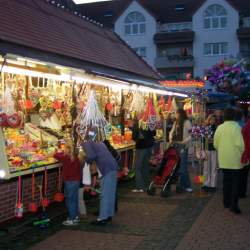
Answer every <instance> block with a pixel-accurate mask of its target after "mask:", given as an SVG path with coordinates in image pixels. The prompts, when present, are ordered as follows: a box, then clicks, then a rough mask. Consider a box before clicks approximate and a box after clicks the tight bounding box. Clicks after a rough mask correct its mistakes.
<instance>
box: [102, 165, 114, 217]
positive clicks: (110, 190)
mask: <svg viewBox="0 0 250 250" xmlns="http://www.w3.org/2000/svg"><path fill="white" fill-rule="evenodd" d="M100 184H101V197H100V198H101V201H100V213H99V219H100V220H105V219H108V217H113V216H114V214H115V201H116V187H117V171H116V170H115V171H111V172H109V173H108V174H106V175H105V176H103V177H102V178H101V183H100Z"/></svg>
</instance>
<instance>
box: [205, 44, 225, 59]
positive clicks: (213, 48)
mask: <svg viewBox="0 0 250 250" xmlns="http://www.w3.org/2000/svg"><path fill="white" fill-rule="evenodd" d="M227 54H228V43H205V44H204V55H206V56H212V55H214V56H216V55H227Z"/></svg>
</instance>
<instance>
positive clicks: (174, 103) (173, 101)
mask: <svg viewBox="0 0 250 250" xmlns="http://www.w3.org/2000/svg"><path fill="white" fill-rule="evenodd" d="M177 110H178V106H177V103H176V99H175V98H173V100H172V103H171V111H172V112H176V111H177Z"/></svg>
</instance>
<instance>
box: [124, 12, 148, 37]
mask: <svg viewBox="0 0 250 250" xmlns="http://www.w3.org/2000/svg"><path fill="white" fill-rule="evenodd" d="M139 19H141V20H139ZM127 30H130V32H127ZM135 30H136V31H137V32H134V31H135ZM142 30H143V31H142ZM124 34H125V35H126V36H138V35H145V34H146V18H145V16H144V15H143V14H142V13H141V12H139V11H132V12H130V13H129V14H128V15H127V16H126V17H125V19H124Z"/></svg>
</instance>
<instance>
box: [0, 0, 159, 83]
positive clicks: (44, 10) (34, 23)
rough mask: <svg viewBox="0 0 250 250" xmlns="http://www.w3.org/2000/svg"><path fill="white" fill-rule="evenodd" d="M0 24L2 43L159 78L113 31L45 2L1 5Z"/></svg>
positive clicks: (18, 1) (23, 0) (35, 0)
mask: <svg viewBox="0 0 250 250" xmlns="http://www.w3.org/2000/svg"><path fill="white" fill-rule="evenodd" d="M0 23H1V25H0V39H1V40H3V41H7V42H13V43H16V44H20V45H24V46H28V47H32V48H35V49H39V50H42V51H46V52H51V53H56V54H59V55H63V56H68V57H73V58H76V59H80V60H83V61H88V62H92V63H96V64H99V65H104V66H107V67H110V68H114V69H119V70H123V71H127V72H131V73H135V74H138V75H141V76H145V77H149V78H154V79H157V78H158V75H157V73H156V72H155V71H153V69H152V68H150V67H149V66H148V65H147V64H146V63H145V62H144V61H143V60H142V59H141V58H139V57H138V56H137V55H136V54H135V53H134V51H133V50H132V49H130V48H129V47H128V46H126V45H125V44H124V43H122V42H121V41H120V39H119V38H118V37H117V35H116V34H114V33H113V32H112V31H110V30H108V29H105V28H101V27H99V26H97V25H95V24H92V23H90V22H88V21H86V20H85V19H83V18H80V17H78V16H75V15H73V14H72V13H69V12H68V11H66V10H63V9H62V8H57V7H55V6H53V5H52V4H49V3H47V2H46V1H45V0H32V1H26V0H12V1H8V0H5V1H1V8H0Z"/></svg>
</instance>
